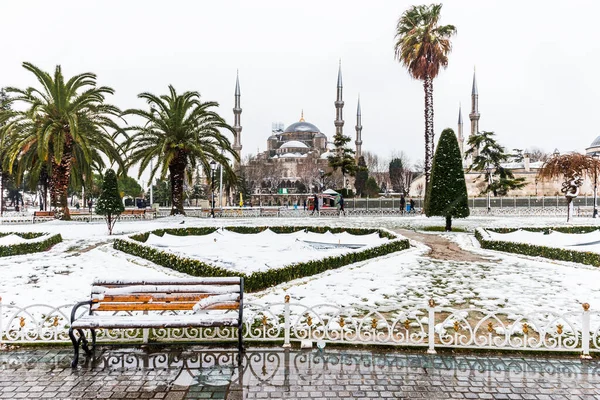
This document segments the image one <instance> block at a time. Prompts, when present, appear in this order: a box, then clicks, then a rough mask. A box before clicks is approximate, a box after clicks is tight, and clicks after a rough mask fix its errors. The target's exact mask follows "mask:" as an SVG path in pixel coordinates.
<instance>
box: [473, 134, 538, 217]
mask: <svg viewBox="0 0 600 400" xmlns="http://www.w3.org/2000/svg"><path fill="white" fill-rule="evenodd" d="M467 144H468V145H469V146H470V147H469V149H467V151H465V157H469V156H472V155H475V154H476V156H475V157H474V158H473V162H472V164H471V165H470V166H469V168H468V171H469V172H471V171H477V172H480V173H482V174H484V177H485V181H486V182H488V184H487V185H486V186H485V187H484V189H483V190H482V191H481V194H488V195H489V193H490V192H491V193H493V194H494V196H498V195H500V196H504V195H506V194H507V193H508V191H509V190H517V189H522V188H523V187H525V186H526V185H527V183H526V182H525V180H526V179H525V178H515V176H514V174H513V173H512V171H511V170H510V169H508V168H505V167H504V166H502V163H505V162H507V161H508V160H509V159H510V158H511V156H510V155H509V154H506V149H505V148H504V147H503V146H501V145H500V144H499V143H498V142H497V141H496V139H494V132H485V131H484V132H480V133H477V134H475V135H472V136H470V137H469V140H468V142H467ZM480 176H481V175H480ZM478 178H479V177H478ZM488 206H489V205H488Z"/></svg>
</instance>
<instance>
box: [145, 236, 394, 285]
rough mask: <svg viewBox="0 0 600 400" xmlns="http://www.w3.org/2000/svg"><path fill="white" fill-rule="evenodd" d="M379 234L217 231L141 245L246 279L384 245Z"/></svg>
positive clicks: (152, 240)
mask: <svg viewBox="0 0 600 400" xmlns="http://www.w3.org/2000/svg"><path fill="white" fill-rule="evenodd" d="M387 241H388V239H384V238H380V237H379V234H377V233H373V234H369V235H351V234H350V233H347V232H342V233H335V234H334V233H331V232H329V231H327V232H325V233H313V232H305V231H299V232H294V233H275V232H273V231H271V230H270V229H267V230H265V231H262V232H260V233H255V234H243V233H236V232H231V231H228V230H221V229H220V230H217V231H215V232H213V233H211V234H208V235H202V236H196V235H191V236H176V235H170V234H168V233H165V234H164V235H163V236H157V235H155V234H150V235H149V236H148V239H147V240H146V242H145V243H144V244H145V245H147V246H151V247H154V248H157V249H158V250H162V251H169V252H170V253H174V254H177V255H181V256H184V257H190V258H194V259H197V260H200V261H204V262H207V263H209V264H212V265H215V266H218V267H222V268H225V269H228V270H231V271H236V272H242V273H244V274H246V275H250V274H252V273H254V272H258V271H265V270H269V269H274V268H281V267H284V266H286V265H289V264H293V263H298V262H306V261H310V260H316V259H322V258H325V257H330V256H338V255H342V254H346V253H349V252H352V251H357V249H352V248H350V247H337V246H352V247H357V248H358V249H359V250H364V249H366V248H369V247H374V246H378V245H381V244H383V243H385V242H387Z"/></svg>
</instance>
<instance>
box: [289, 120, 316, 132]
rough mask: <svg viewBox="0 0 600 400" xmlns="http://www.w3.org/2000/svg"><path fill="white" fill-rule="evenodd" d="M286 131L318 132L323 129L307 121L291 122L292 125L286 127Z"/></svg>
mask: <svg viewBox="0 0 600 400" xmlns="http://www.w3.org/2000/svg"><path fill="white" fill-rule="evenodd" d="M284 132H287V133H291V132H316V133H321V131H320V130H319V128H317V127H316V126H314V125H313V124H311V123H310V122H306V121H299V122H294V123H293V124H291V125H290V126H288V127H287V128H285V131H284Z"/></svg>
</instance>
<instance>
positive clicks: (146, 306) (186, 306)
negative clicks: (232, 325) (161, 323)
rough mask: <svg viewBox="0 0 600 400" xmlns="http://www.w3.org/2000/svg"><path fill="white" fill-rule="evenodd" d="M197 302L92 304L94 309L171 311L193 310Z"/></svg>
mask: <svg viewBox="0 0 600 400" xmlns="http://www.w3.org/2000/svg"><path fill="white" fill-rule="evenodd" d="M195 304H196V303H194V302H179V303H177V302H176V303H104V302H103V303H97V304H94V305H93V306H92V310H93V311H163V310H164V311H170V310H191V309H192V308H193V307H194V305H195Z"/></svg>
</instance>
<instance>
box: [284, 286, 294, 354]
mask: <svg viewBox="0 0 600 400" xmlns="http://www.w3.org/2000/svg"><path fill="white" fill-rule="evenodd" d="M283 322H284V326H283V348H284V349H287V348H290V347H292V345H291V344H290V295H289V294H286V295H285V304H284V306H283Z"/></svg>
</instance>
